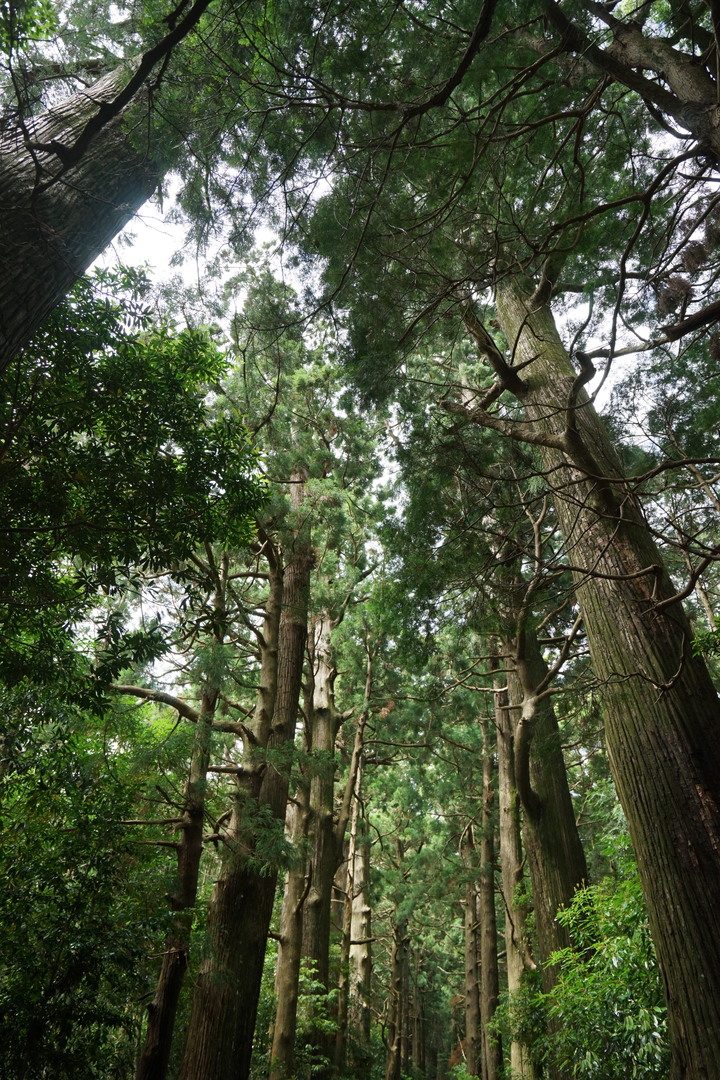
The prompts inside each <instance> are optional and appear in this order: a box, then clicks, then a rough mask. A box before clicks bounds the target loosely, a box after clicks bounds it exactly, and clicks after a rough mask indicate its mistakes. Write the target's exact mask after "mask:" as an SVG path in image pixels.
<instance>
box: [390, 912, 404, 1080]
mask: <svg viewBox="0 0 720 1080" xmlns="http://www.w3.org/2000/svg"><path fill="white" fill-rule="evenodd" d="M409 944H410V942H409V939H408V929H407V922H406V921H405V920H404V919H401V920H400V921H399V922H396V923H395V926H394V930H393V949H392V959H391V964H390V989H389V994H388V1011H387V1016H388V1022H387V1037H386V1048H387V1053H386V1058H385V1080H400V1076H401V1072H402V1043H403V1016H404V1012H405V1009H404V1002H405V995H406V993H407V985H406V980H405V975H406V970H407V960H406V955H407V950H408V948H409Z"/></svg>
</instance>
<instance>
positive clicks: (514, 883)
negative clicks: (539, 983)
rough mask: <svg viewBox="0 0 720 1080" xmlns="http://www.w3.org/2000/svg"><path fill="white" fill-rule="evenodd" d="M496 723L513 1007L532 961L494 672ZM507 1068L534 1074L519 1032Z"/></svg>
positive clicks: (527, 1079)
mask: <svg viewBox="0 0 720 1080" xmlns="http://www.w3.org/2000/svg"><path fill="white" fill-rule="evenodd" d="M495 681H496V685H497V687H498V688H497V690H496V691H495V727H496V730H497V757H498V811H499V816H500V829H499V838H500V867H501V873H502V883H503V899H504V902H505V955H506V967H507V988H508V994H509V996H510V1007H511V1009H512V998H513V995H515V994H518V993H519V992H520V990H521V989H522V987H523V983H524V981H525V975H526V973H527V971H528V968H530V967H534V963H533V962H532V959H531V956H530V947H529V942H528V933H527V928H526V907H525V903H524V901H523V900H522V899H520V898H519V893H520V892H521V891H522V888H523V878H524V874H523V851H522V842H521V839H520V801H519V798H518V793H517V786H516V784H515V761H514V727H515V725H514V723H513V718H512V714H511V711H510V707H509V706H510V700H509V695H508V689H507V676H506V675H505V673H502V674H500V673H498V674H496V676H495ZM510 1071H511V1073H512V1076H513V1077H514V1078H516V1080H534V1077H535V1068H534V1066H533V1062H532V1058H531V1056H530V1048H529V1047H528V1046H526V1045H525V1044H524V1043H522V1042H521V1041H520V1040H519V1039H518V1038H513V1039H512V1041H511V1043H510Z"/></svg>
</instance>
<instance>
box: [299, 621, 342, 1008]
mask: <svg viewBox="0 0 720 1080" xmlns="http://www.w3.org/2000/svg"><path fill="white" fill-rule="evenodd" d="M332 629H333V622H332V620H331V618H330V616H329V615H328V613H327V612H323V614H322V615H320V616H319V617H318V618H317V619H316V620H315V622H314V626H313V642H312V648H311V662H312V666H313V672H312V701H311V714H312V715H311V717H310V718H309V720H310V723H309V726H310V753H311V757H312V765H311V768H312V776H311V779H310V824H309V830H308V836H309V841H310V843H309V851H310V889H309V891H308V894H307V899H306V900H305V913H304V920H303V956H304V957H306V958H307V959H308V960H310V962H311V964H312V967H313V969H314V974H315V977H316V978H317V980H318V982H319V983H321V984H322V986H324V987H325V989H326V990H327V989H328V982H329V950H330V909H331V898H332V886H333V879H334V877H335V871H336V869H337V866H338V862H339V856H340V853H341V850H342V848H341V847H340V850H338V848H337V847H336V843H335V833H334V828H333V826H334V822H333V803H334V793H335V760H334V755H335V738H336V736H337V731H338V726H339V720H340V718H339V717H338V715H337V712H336V710H335V698H334V692H333V686H334V683H335V675H336V672H335V665H334V662H333V659H332V652H331V644H330V634H331V632H332Z"/></svg>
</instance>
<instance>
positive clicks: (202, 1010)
mask: <svg viewBox="0 0 720 1080" xmlns="http://www.w3.org/2000/svg"><path fill="white" fill-rule="evenodd" d="M303 497H304V484H303V481H302V478H301V477H300V475H299V474H295V475H294V477H293V483H292V485H291V498H292V501H293V507H294V509H295V511H297V512H298V517H301V514H300V513H299V512H300V511H301V507H302V502H303ZM312 563H313V552H312V547H311V545H310V538H309V535H308V531H307V525H306V524H305V525H301V526H300V527H299V528H298V531H297V532H296V534H295V537H294V542H293V544H292V545H291V547H290V551H289V552H288V558H287V563H286V566H285V571H284V577H283V593H282V611H281V615H280V629H279V641H278V667H277V695H276V698H275V708H274V713H273V716H272V722H271V724H270V732H269V737H268V740H267V744H266V762H265V763H264V765H260V772H259V774H256V775H258V776H259V787H258V789H257V796H256V799H254V800H253V808H252V809H251V811H250V822H249V823H248V822H247V821H246V820H245V815H244V812H243V811H244V809H245V807H244V803H243V800H242V799H238V800H237V801H236V805H235V809H234V812H233V821H232V822H231V826H230V828H229V830H228V836H227V838H226V842H225V850H224V858H223V865H222V868H221V872H220V876H219V878H218V880H217V882H216V884H215V888H214V890H213V896H212V899H211V902H210V907H209V912H208V930H207V951H206V955H205V958H204V960H203V962H202V964H201V967H200V973H199V976H198V981H197V984H196V987H195V993H194V995H193V1004H192V1012H191V1016H190V1024H189V1028H188V1034H187V1041H186V1045H185V1053H184V1056H183V1061H182V1064H181V1067H180V1073H179V1077H180V1080H246V1078H247V1076H248V1075H249V1072H250V1059H251V1055H252V1042H253V1035H254V1032H255V1021H256V1018H257V1007H258V1002H259V998H260V985H261V980H262V970H263V961H264V959H265V949H266V946H267V936H268V930H269V927H270V919H271V916H272V908H273V901H274V898H275V888H276V883H277V869H276V868H275V867H273V865H272V864H268V865H261V866H258V862H259V861H260V859H261V858H262V855H261V853H260V852H258V851H257V850H256V848H255V845H256V842H257V839H258V837H257V824H256V819H257V811H258V810H260V811H261V813H263V814H267V815H268V817H269V818H270V819H271V820H272V821H274V822H275V823H276V825H277V827H278V828H282V823H284V820H285V808H286V805H287V797H288V786H289V779H290V762H291V749H292V741H293V738H294V734H295V724H296V720H297V712H298V702H299V698H300V689H301V684H302V670H303V661H304V655H305V640H306V636H307V611H308V598H309V591H310V572H311V568H312ZM248 856H250V858H248ZM253 856H254V858H253Z"/></svg>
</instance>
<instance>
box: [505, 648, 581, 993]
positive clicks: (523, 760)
mask: <svg viewBox="0 0 720 1080" xmlns="http://www.w3.org/2000/svg"><path fill="white" fill-rule="evenodd" d="M523 639H524V641H523V656H522V661H521V664H520V665H519V667H520V668H521V670H522V679H521V678H520V675H519V673H518V670H517V666H518V665H517V656H516V647H515V644H516V643H515V642H512V643H510V642H507V641H506V642H504V645H505V647H506V649H507V651H508V656H509V660H508V666H509V670H508V687H509V704H510V705H511V707H512V714H513V716H514V717H515V718H516V722H515V724H514V728H515V730H514V735H513V745H514V761H513V768H514V773H515V782H516V784H517V788H518V791H519V794H520V796H521V801H522V807H523V812H524V836H525V850H526V853H527V858H528V864H529V868H530V880H531V881H532V891H533V910H534V912H535V929H536V932H537V938H538V949H539V953H540V959H541V961H542V964H543V969H542V970H543V985H544V988H545V991H546V993H547V992H549V991H550V989H551V988H552V987H553V986H554V985H555V969H554V968H553V966H552V965H550V964H549V963H548V960H549V958H550V956H551V955H552V953H554V952H557V951H558V950H559V949H565V948H567V947H568V946H569V945H570V936H569V934H568V931H567V928H566V927H564V926H562V925H561V924H560V923H559V922H558V921H557V913H558V911H559V910H560V909H561V908H563V907H566V906H567V905H568V904H569V903H570V901H571V900H572V898H573V896H574V895H575V892H576V891H577V890H578V889H581V888H582V887H583V886H584V885H586V884H587V863H586V861H585V852H584V850H583V846H582V842H581V840H580V835H579V833H578V829H577V823H576V821H575V810H574V808H573V805H572V798H571V796H570V787H569V784H568V778H567V769H566V768H565V759H564V756H563V751H562V744H561V740H560V729H559V727H558V722H557V717H556V715H555V709H554V707H553V704H552V698H550V697H542V698H538V696H537V695H536V693H535V690H536V688H537V687H539V686H540V685H541V684H542V682H543V680H544V679H545V676H546V675H547V672H548V667H547V664H546V663H545V660H544V659H543V656H542V653H541V652H540V646H539V644H538V641H537V636H536V635H535V633H534V632H533V631H532V630H531V629H530V628H526V630H525V632H524V635H523ZM513 658H515V659H513Z"/></svg>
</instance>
